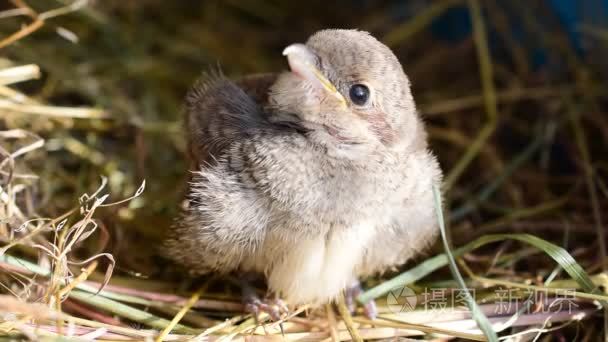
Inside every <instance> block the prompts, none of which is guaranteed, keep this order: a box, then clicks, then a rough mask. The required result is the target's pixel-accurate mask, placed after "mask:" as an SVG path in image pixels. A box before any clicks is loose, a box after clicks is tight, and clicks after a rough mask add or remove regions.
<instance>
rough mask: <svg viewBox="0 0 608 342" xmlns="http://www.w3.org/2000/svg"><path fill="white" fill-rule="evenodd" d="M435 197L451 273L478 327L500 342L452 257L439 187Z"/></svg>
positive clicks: (434, 191)
mask: <svg viewBox="0 0 608 342" xmlns="http://www.w3.org/2000/svg"><path fill="white" fill-rule="evenodd" d="M433 195H434V197H435V212H436V213H437V221H438V222H439V230H440V232H441V240H442V241H443V248H444V249H445V253H446V256H447V260H448V266H449V267H450V271H451V272H452V276H453V277H454V279H456V281H457V282H458V286H459V287H460V289H461V290H462V291H463V293H464V299H465V301H466V302H467V306H468V307H469V310H471V316H472V317H473V319H474V320H475V322H477V326H478V327H479V329H480V330H481V331H482V332H483V334H484V335H485V336H486V338H487V339H488V341H490V342H496V341H498V336H497V335H496V332H495V331H494V328H492V324H490V321H489V320H488V318H487V317H486V315H484V313H483V312H482V311H481V309H480V308H479V306H478V305H477V303H476V302H475V298H473V296H472V295H471V293H470V292H469V290H468V289H467V284H466V283H465V281H464V279H462V275H460V271H458V266H457V265H456V260H455V259H454V256H453V255H452V250H451V248H450V244H449V242H448V237H447V233H446V231H445V222H444V220H443V210H442V205H441V193H440V192H439V189H438V188H437V187H435V186H434V187H433Z"/></svg>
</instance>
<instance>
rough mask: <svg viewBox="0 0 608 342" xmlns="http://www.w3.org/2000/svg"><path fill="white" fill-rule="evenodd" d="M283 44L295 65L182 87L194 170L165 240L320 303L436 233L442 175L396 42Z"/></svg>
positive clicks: (176, 251) (223, 268)
mask: <svg viewBox="0 0 608 342" xmlns="http://www.w3.org/2000/svg"><path fill="white" fill-rule="evenodd" d="M283 54H284V55H285V56H286V57H287V60H288V62H289V66H290V69H291V71H290V72H284V73H281V74H279V75H265V76H261V77H250V78H245V79H243V80H241V81H239V82H233V81H230V80H228V79H226V78H224V77H222V76H212V77H206V78H204V79H203V80H202V81H200V82H199V83H198V84H197V85H195V86H194V88H193V89H192V90H191V91H190V93H189V95H188V96H187V101H186V102H187V120H186V121H187V123H186V128H187V135H188V140H189V151H190V154H191V157H192V160H193V171H194V173H193V176H192V179H191V183H190V189H189V197H188V198H189V200H190V204H189V207H188V209H186V210H185V212H184V214H183V216H182V217H180V218H179V220H178V221H177V222H176V224H175V226H174V227H173V228H172V230H171V237H170V238H169V240H168V242H167V250H168V252H167V253H168V254H169V256H170V257H171V258H172V259H173V260H175V261H176V262H177V263H179V264H182V265H184V266H186V267H187V268H188V269H189V270H190V271H191V272H192V274H194V275H200V274H204V273H207V272H221V273H227V272H248V273H249V272H258V273H262V274H264V275H265V277H266V280H267V283H268V288H269V290H270V291H271V292H272V293H274V294H276V295H278V296H279V297H281V298H283V299H284V300H286V301H287V302H288V303H289V304H292V305H298V304H304V303H312V304H320V303H325V302H328V301H331V300H333V299H334V298H336V296H337V295H339V294H340V292H341V291H342V290H345V289H349V288H354V289H356V288H357V286H356V284H358V279H360V278H362V277H367V276H370V275H373V274H375V273H378V272H382V271H384V270H387V269H389V268H392V267H394V266H397V265H399V264H402V263H404V262H405V261H406V260H408V259H409V258H411V257H412V256H414V255H415V254H416V253H418V252H420V251H421V250H423V249H424V248H425V247H427V246H428V245H429V243H431V242H432V241H433V239H434V238H435V236H436V234H437V224H436V221H435V213H434V210H435V209H434V201H433V194H432V187H433V186H434V185H439V184H440V182H441V177H442V176H441V171H440V169H439V166H438V164H437V161H436V160H435V157H434V156H433V155H432V153H431V152H430V151H429V150H428V147H427V135H426V132H425V128H424V125H423V123H422V121H421V120H420V117H419V115H418V113H417V112H416V107H415V104H414V100H413V98H412V94H411V91H410V83H409V80H408V78H407V76H406V75H405V73H404V72H403V69H402V67H401V64H400V63H399V61H398V60H397V58H396V57H395V55H394V54H393V53H392V52H391V50H390V49H389V48H388V47H386V46H385V45H383V44H382V43H381V42H379V41H378V40H376V39H375V38H373V37H372V36H371V35H369V34H368V33H366V32H362V31H356V30H323V31H320V32H317V33H315V34H314V35H313V36H311V37H310V38H309V40H308V42H307V43H306V44H293V45H290V46H288V47H287V48H286V49H285V50H284V52H283ZM355 292H356V291H355ZM351 293H352V291H351ZM370 310H371V309H370ZM370 314H373V313H370Z"/></svg>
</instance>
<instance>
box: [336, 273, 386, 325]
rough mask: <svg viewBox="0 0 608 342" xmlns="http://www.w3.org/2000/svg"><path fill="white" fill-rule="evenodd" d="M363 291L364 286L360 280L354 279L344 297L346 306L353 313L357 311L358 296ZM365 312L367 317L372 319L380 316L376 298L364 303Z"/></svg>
mask: <svg viewBox="0 0 608 342" xmlns="http://www.w3.org/2000/svg"><path fill="white" fill-rule="evenodd" d="M361 293H363V288H362V287H361V283H360V282H359V281H358V280H357V281H354V282H353V283H352V284H351V285H350V286H349V287H347V288H346V291H345V293H344V297H345V301H346V307H347V308H348V310H349V311H350V312H351V313H355V311H356V310H357V297H359V295H360V294H361ZM363 313H364V314H365V317H367V318H369V319H371V320H373V319H376V316H378V309H377V308H376V302H375V301H374V300H370V301H369V302H367V303H365V304H363Z"/></svg>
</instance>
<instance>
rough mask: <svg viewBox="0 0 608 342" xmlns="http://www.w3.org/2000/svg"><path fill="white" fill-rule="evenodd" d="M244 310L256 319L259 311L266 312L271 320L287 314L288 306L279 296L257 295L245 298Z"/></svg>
mask: <svg viewBox="0 0 608 342" xmlns="http://www.w3.org/2000/svg"><path fill="white" fill-rule="evenodd" d="M245 311H247V312H249V313H251V314H253V315H254V316H255V318H256V319H257V318H258V317H259V315H260V313H267V314H268V315H269V316H270V318H271V319H272V320H273V321H279V320H280V319H281V318H282V316H285V315H287V314H289V308H288V307H287V305H286V304H285V302H283V300H281V299H279V298H265V299H260V298H258V297H257V296H250V297H248V298H245Z"/></svg>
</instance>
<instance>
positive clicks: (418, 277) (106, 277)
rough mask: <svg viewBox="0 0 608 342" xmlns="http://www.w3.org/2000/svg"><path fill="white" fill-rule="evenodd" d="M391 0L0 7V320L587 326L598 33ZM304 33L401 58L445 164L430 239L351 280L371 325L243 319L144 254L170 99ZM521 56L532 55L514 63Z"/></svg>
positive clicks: (601, 184) (600, 285)
mask: <svg viewBox="0 0 608 342" xmlns="http://www.w3.org/2000/svg"><path fill="white" fill-rule="evenodd" d="M400 9H402V8H401V7H399V5H398V4H397V2H393V1H383V2H368V3H359V4H358V5H357V6H353V4H351V3H350V2H348V3H347V2H336V3H332V4H328V3H322V2H318V3H312V4H311V3H306V4H304V3H302V4H300V3H298V2H293V3H286V2H285V3H281V2H272V1H271V2H258V1H253V0H249V1H238V2H237V1H228V2H221V3H220V2H213V1H211V2H202V3H200V4H199V3H197V4H195V3H191V2H171V3H168V2H161V1H157V0H146V1H138V2H125V1H103V2H101V1H99V2H96V3H89V2H87V1H86V0H76V1H67V0H54V1H41V0H40V1H38V0H28V1H24V0H12V1H10V2H9V3H8V4H5V5H0V32H2V34H1V35H0V49H2V51H3V54H2V55H3V57H0V114H1V115H0V241H1V245H2V247H1V248H0V282H1V283H0V284H1V286H0V292H1V294H0V334H1V335H2V336H5V337H7V338H26V339H32V340H39V339H56V338H64V339H80V340H83V339H85V340H91V339H98V340H124V341H128V340H172V341H177V340H190V339H196V340H206V339H223V340H230V339H244V338H247V337H255V338H265V339H273V338H277V339H289V340H291V339H308V340H334V341H338V340H350V339H355V340H363V339H365V340H373V339H392V338H396V337H422V338H432V337H438V338H440V339H444V338H448V337H456V338H460V339H465V340H467V339H468V340H488V339H489V340H494V339H495V337H496V335H499V336H502V337H503V338H506V336H510V337H508V338H510V339H517V338H519V339H526V340H527V339H535V338H536V339H538V338H543V339H545V340H550V339H552V338H556V337H557V338H561V339H563V340H570V339H574V338H581V339H582V340H585V341H588V340H595V339H596V338H597V337H598V336H601V335H602V334H606V328H605V327H606V326H608V323H606V322H608V318H606V317H608V316H607V315H606V314H605V310H604V307H605V305H607V303H608V295H606V293H605V289H606V285H607V284H608V274H607V273H606V271H605V270H606V267H608V265H607V262H608V258H607V253H606V238H605V235H606V232H605V225H606V221H605V219H606V215H605V212H606V210H608V205H607V203H608V201H607V198H608V182H607V181H606V178H605V176H606V174H607V173H608V160H607V159H606V153H605V152H606V148H607V147H608V139H607V137H608V120H606V117H608V116H607V115H606V109H607V103H608V96H607V95H608V94H607V91H606V87H605V85H606V79H607V77H606V76H607V75H606V70H608V69H607V68H606V65H605V61H604V60H603V59H602V58H601V56H602V54H603V53H605V52H606V49H607V46H608V44H607V42H608V39H607V37H608V31H607V30H606V28H605V27H604V28H602V27H601V26H597V25H584V27H582V28H581V30H580V31H581V34H583V35H584V43H585V46H583V47H582V49H583V50H584V51H582V52H581V47H576V46H573V45H572V43H571V41H570V40H569V33H568V32H565V30H564V28H563V26H562V25H561V23H560V22H559V20H558V19H557V18H556V17H555V15H554V13H553V12H552V11H551V10H550V9H549V7H548V5H547V3H546V2H545V1H542V0H537V1H529V2H527V3H526V4H525V5H524V4H520V3H515V2H513V3H508V2H502V1H497V0H490V1H483V2H481V1H478V0H468V1H467V0H446V1H436V2H431V3H429V5H428V6H422V7H420V8H419V9H418V10H417V11H415V13H414V14H412V15H410V16H407V17H395V16H394V15H392V13H394V12H395V11H397V10H400ZM463 13H464V15H468V16H469V17H470V18H471V25H470V29H471V32H469V33H466V32H465V34H464V37H463V38H462V39H458V40H457V41H455V42H454V41H451V42H446V41H442V40H438V39H437V38H435V36H434V35H432V26H433V25H434V23H435V21H436V19H437V18H439V17H442V16H446V15H456V16H458V15H462V14H463ZM514 14H515V15H517V20H514V18H513V15H514ZM539 18H542V19H539ZM514 21H516V22H517V25H519V30H520V31H521V32H523V34H522V33H521V32H520V33H519V36H518V34H516V33H514V32H513V30H512V29H511V26H512V24H513V22H514ZM285 27H289V28H290V30H285V29H284V28H285ZM322 27H358V28H361V29H365V30H369V31H371V32H373V33H374V34H376V35H377V36H379V37H380V38H381V39H382V40H383V41H384V42H386V43H387V44H388V45H389V46H391V47H392V48H393V49H394V51H395V52H396V54H397V55H398V56H399V57H400V59H401V60H402V62H403V64H404V66H405V69H406V72H407V73H408V75H409V76H410V79H411V80H412V82H413V85H414V94H415V96H416V98H417V102H418V104H419V107H420V110H421V112H422V113H423V114H424V115H425V117H426V121H427V123H428V127H429V131H430V138H431V144H432V146H433V149H434V150H435V151H436V153H437V154H438V156H439V159H440V162H441V164H442V167H443V169H444V170H445V173H446V175H447V177H446V182H445V184H444V188H443V189H442V190H443V196H444V198H445V203H446V205H445V210H444V213H443V217H442V218H441V217H440V219H441V220H442V221H441V222H442V223H443V225H444V229H443V232H444V235H446V236H445V238H444V239H443V244H441V243H438V244H437V246H436V248H435V249H434V250H432V251H430V252H429V253H428V254H427V255H425V256H422V257H420V258H419V259H418V260H415V261H413V262H412V263H411V264H408V265H404V266H403V268H402V269H399V270H395V272H394V273H392V274H386V275H383V276H382V277H379V278H377V279H370V280H368V281H367V284H366V285H367V288H368V289H369V290H368V291H366V292H365V293H363V295H362V296H361V297H359V300H360V301H367V300H371V299H376V300H377V302H378V304H379V309H380V315H379V318H378V319H377V320H374V321H370V320H368V319H366V318H364V316H363V315H362V313H361V312H357V313H356V314H355V315H350V314H349V313H348V312H347V310H346V308H345V305H344V303H343V302H342V301H338V303H336V305H333V304H332V305H326V306H324V307H320V308H311V307H308V306H304V307H299V308H292V309H293V310H292V313H291V314H290V315H288V316H287V317H284V319H282V320H281V321H280V322H272V321H270V320H269V319H268V317H265V316H261V317H259V319H258V320H257V321H256V320H255V319H254V318H253V317H251V316H250V315H247V314H245V313H243V307H242V305H241V303H240V296H239V289H238V287H236V286H234V285H233V283H232V282H231V281H230V279H217V278H206V279H199V280H191V279H187V278H184V277H183V276H181V275H180V272H179V271H176V270H174V269H173V266H172V265H170V264H168V263H167V262H166V261H163V260H162V259H160V258H159V257H158V255H159V250H158V248H157V247H154V246H160V241H161V239H162V235H163V230H164V229H165V228H166V227H168V226H169V225H170V223H171V220H172V218H173V217H174V216H175V213H176V211H177V210H178V207H179V205H178V203H179V202H180V199H181V196H182V194H183V188H182V187H181V186H182V185H183V184H184V179H185V176H186V170H187V167H186V163H185V162H184V158H183V153H182V151H183V150H184V141H183V140H182V134H180V113H181V98H182V96H183V94H184V93H185V91H186V89H187V87H188V86H189V85H190V84H191V82H192V81H193V80H194V79H196V78H197V76H198V75H199V73H200V71H201V70H202V69H204V68H205V66H206V65H215V62H216V61H217V60H220V61H221V62H222V68H223V69H224V71H225V72H226V73H227V74H235V75H237V74H243V73H251V72H266V71H276V70H279V69H281V68H282V67H283V61H282V60H281V56H280V54H279V53H278V51H280V48H281V47H283V46H285V45H286V44H288V43H291V42H293V41H302V40H304V39H305V37H306V36H307V35H308V34H310V33H311V32H312V31H314V30H316V29H318V28H322ZM521 35H523V37H524V38H521ZM236 37H238V38H236ZM539 49H541V50H543V51H544V53H545V59H546V61H545V63H544V64H542V65H541V66H534V65H532V64H533V63H531V62H530V60H531V57H532V56H533V55H534V54H535V53H537V51H538V50H539ZM604 55H605V54H604ZM405 290H407V293H406V292H404V291H405Z"/></svg>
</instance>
